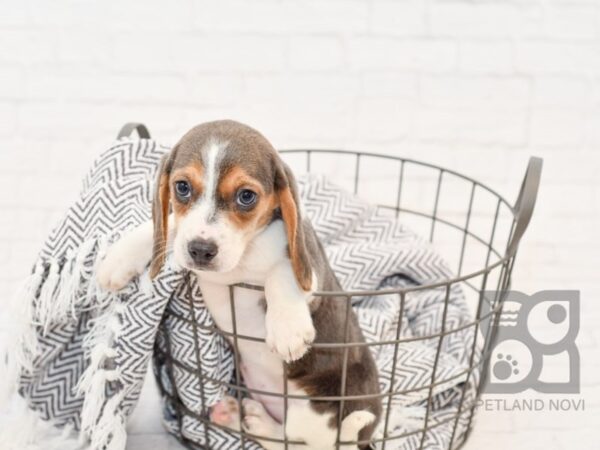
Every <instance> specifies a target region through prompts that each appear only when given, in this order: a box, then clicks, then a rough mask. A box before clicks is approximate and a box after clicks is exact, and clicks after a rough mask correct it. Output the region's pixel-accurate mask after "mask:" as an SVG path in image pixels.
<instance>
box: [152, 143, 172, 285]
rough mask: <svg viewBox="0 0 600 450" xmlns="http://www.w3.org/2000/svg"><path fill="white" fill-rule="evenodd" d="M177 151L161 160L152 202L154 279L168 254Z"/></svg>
mask: <svg viewBox="0 0 600 450" xmlns="http://www.w3.org/2000/svg"><path fill="white" fill-rule="evenodd" d="M174 154H175V150H172V151H171V152H169V153H167V154H165V155H164V156H163V157H162V159H161V160H160V165H159V167H158V171H157V176H156V183H155V186H154V201H153V202H152V221H153V222H154V240H153V243H152V262H151V263H150V277H151V278H154V277H155V276H156V275H157V274H158V272H160V269H161V268H162V266H163V264H164V263H165V258H166V254H167V234H168V223H167V221H168V218H169V196H170V188H169V175H170V174H171V166H172V162H173V155H174Z"/></svg>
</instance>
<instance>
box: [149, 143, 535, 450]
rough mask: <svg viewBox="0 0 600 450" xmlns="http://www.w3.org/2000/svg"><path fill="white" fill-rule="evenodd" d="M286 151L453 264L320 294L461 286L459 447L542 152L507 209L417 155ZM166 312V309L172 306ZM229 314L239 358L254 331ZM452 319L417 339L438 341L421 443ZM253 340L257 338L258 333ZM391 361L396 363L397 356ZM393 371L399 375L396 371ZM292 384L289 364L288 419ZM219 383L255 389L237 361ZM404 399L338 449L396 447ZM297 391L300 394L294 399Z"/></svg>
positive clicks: (388, 399)
mask: <svg viewBox="0 0 600 450" xmlns="http://www.w3.org/2000/svg"><path fill="white" fill-rule="evenodd" d="M281 155H282V157H283V159H284V160H286V162H287V163H288V164H289V165H290V166H291V167H292V169H293V170H294V172H295V173H296V174H297V175H300V174H302V173H319V172H320V173H324V174H325V175H327V177H328V179H331V180H332V181H334V182H335V183H336V184H338V185H341V186H343V187H346V188H347V189H349V190H350V191H351V192H354V193H355V194H357V195H359V196H360V197H362V198H364V199H365V200H368V201H370V202H371V203H372V204H374V205H376V206H377V208H378V209H379V210H381V211H382V212H384V213H385V214H389V215H391V216H395V217H397V218H399V220H400V221H402V223H403V224H406V225H408V226H409V227H411V228H412V229H413V230H414V231H416V232H417V233H419V234H420V235H422V236H426V237H428V238H429V241H430V242H432V243H433V244H434V245H435V246H436V248H437V249H438V251H439V252H440V253H441V254H442V256H443V257H444V258H445V259H446V260H447V262H449V263H450V264H451V265H452V266H453V267H454V273H455V276H454V277H453V278H451V279H447V280H444V281H442V282H438V283H436V284H429V285H420V286H416V287H414V286H413V287H408V288H398V289H390V288H385V289H381V290H375V291H360V292H356V291H344V292H342V293H340V292H336V293H330V292H318V293H316V294H315V295H316V296H321V297H328V296H332V295H335V296H338V297H339V296H341V297H343V298H345V299H346V300H347V302H348V305H350V304H351V302H352V299H353V298H355V297H364V296H378V295H384V294H385V295H389V294H390V293H391V294H395V295H397V298H398V301H400V302H401V304H404V301H405V300H406V298H407V296H409V295H410V294H411V293H414V292H416V291H424V290H434V289H438V290H440V289H441V290H444V291H445V292H446V298H445V306H444V308H447V304H448V300H449V295H448V293H449V292H450V288H451V287H453V286H460V288H461V289H462V291H463V293H464V295H465V297H466V301H467V303H468V305H469V308H470V310H471V317H472V320H470V321H469V322H468V323H467V324H465V325H462V326H461V329H465V328H467V329H469V330H471V332H472V336H473V337H474V338H473V339H471V340H472V343H471V344H470V345H469V346H468V347H469V348H468V352H469V353H468V356H467V358H468V360H469V363H468V367H467V369H466V370H465V372H466V374H465V376H466V380H467V382H465V383H463V387H462V393H461V395H460V403H459V406H458V409H457V411H456V413H455V414H453V415H452V416H451V417H449V418H447V419H445V421H444V422H445V423H447V422H449V423H451V424H452V426H453V428H452V435H451V439H450V442H449V445H448V449H449V450H451V449H457V448H460V447H461V446H462V445H463V444H464V443H465V442H466V440H467V438H468V435H469V432H470V430H471V427H472V420H473V416H474V413H475V409H476V404H477V402H476V401H477V399H478V398H479V396H480V394H481V391H482V388H483V386H484V383H485V380H486V377H487V371H488V366H489V358H490V354H491V350H492V349H493V343H494V340H495V330H496V329H497V327H495V326H494V324H497V321H498V320H499V318H500V313H501V310H502V305H503V302H504V300H505V297H506V292H507V290H508V289H509V288H510V285H511V273H512V270H513V268H514V262H515V257H516V254H517V249H518V246H519V242H520V240H521V238H522V237H523V234H524V232H525V230H526V228H527V226H528V224H529V221H530V219H531V215H532V213H533V208H534V205H535V201H536V197H537V191H538V187H539V182H540V176H541V168H542V160H541V159H539V158H531V159H530V161H529V164H528V167H527V170H526V173H525V177H524V179H523V184H522V186H521V189H520V192H519V195H518V197H517V201H516V203H515V204H514V205H511V203H509V202H508V201H507V200H506V199H505V198H504V197H502V196H501V195H500V194H498V193H497V192H495V191H494V190H492V189H490V188H489V187H487V186H485V185H484V184H482V183H479V182H478V181H475V180H473V179H472V178H469V177H467V176H465V175H462V174H460V173H457V172H455V171H452V170H447V169H444V168H442V167H439V166H436V165H433V164H428V163H424V162H419V161H415V160H412V159H406V158H401V157H396V156H389V155H380V154H375V153H364V152H354V151H335V150H283V151H281ZM243 287H245V288H248V287H249V286H247V285H244V286H243ZM257 289H260V288H257ZM230 292H231V295H230V296H231V305H232V308H234V304H235V302H234V301H233V295H234V294H233V292H234V290H233V289H230ZM190 298H191V297H190ZM332 301H335V300H332ZM190 310H191V311H194V305H191V304H190ZM402 313H403V308H400V317H399V322H398V323H402ZM165 314H169V312H168V309H167V312H166V313H165ZM232 317H233V318H234V320H233V333H224V332H222V331H220V330H218V329H215V330H214V331H215V332H217V333H221V334H222V335H223V336H226V337H228V338H230V341H231V343H232V345H233V347H234V353H235V354H236V355H237V353H238V350H237V345H238V342H239V341H240V340H243V339H248V337H247V336H241V335H238V334H237V333H236V323H235V311H232ZM447 325H448V324H447V323H446V321H445V316H444V319H443V323H441V329H440V331H439V333H436V334H434V335H431V336H423V337H420V338H418V339H421V340H426V339H434V340H436V342H438V345H437V352H436V355H435V360H434V362H433V367H432V376H431V379H429V380H428V381H427V382H426V383H424V384H423V385H422V386H420V389H425V390H428V399H427V403H426V405H427V406H426V414H425V418H424V420H423V425H422V427H420V428H419V429H417V430H412V431H411V432H410V433H411V434H413V435H416V436H418V437H419V441H418V442H419V443H418V447H419V448H426V439H425V437H426V434H427V432H428V430H430V429H432V428H433V427H437V426H439V425H440V423H439V422H438V423H432V421H431V420H430V412H431V408H432V403H433V392H434V387H435V386H436V385H439V384H440V383H443V381H444V380H437V379H436V369H437V366H438V361H439V357H440V348H441V343H442V340H443V339H444V337H445V336H447V335H449V334H451V333H453V332H456V331H457V330H455V329H452V328H451V327H449V326H447ZM198 336H199V335H198V329H197V328H196V327H194V337H195V340H196V342H197V341H198ZM251 339H254V340H256V339H255V338H251ZM413 340H415V339H413ZM403 342H404V341H403V340H402V339H396V340H395V341H392V342H389V341H386V342H373V343H369V344H368V345H394V348H395V349H397V347H398V346H399V345H402V344H403ZM317 345H323V344H317ZM325 345H327V344H325ZM336 345H337V347H339V348H340V349H342V350H343V351H345V352H347V351H348V350H349V349H350V347H352V346H353V345H356V344H351V343H339V344H336ZM155 351H156V349H155ZM394 355H395V353H394ZM476 355H477V358H476ZM163 356H164V357H165V358H166V359H167V360H168V359H169V355H168V351H167V355H163ZM393 364H394V368H395V365H396V360H395V356H394V361H393ZM184 370H188V369H184ZM345 371H346V367H344V368H343V371H342V386H341V387H340V395H339V396H337V397H328V400H332V401H339V404H340V408H343V403H344V401H350V400H352V398H350V397H347V396H344V395H343V392H344V387H343V386H344V385H345V383H344V381H345ZM190 373H191V374H193V375H194V376H197V379H198V383H199V387H200V392H203V388H202V386H203V378H202V373H201V370H198V371H195V372H191V371H190ZM392 373H394V372H393V371H392ZM157 379H158V384H159V389H160V391H161V394H162V395H163V397H166V398H167V399H168V400H169V401H170V402H171V404H172V405H174V407H175V409H178V408H181V409H182V411H180V413H181V414H183V413H185V414H188V415H192V416H193V417H194V418H195V419H196V420H198V421H200V422H201V423H203V426H204V428H205V430H206V432H208V430H210V429H212V428H213V427H217V425H215V424H212V423H211V422H210V421H209V420H208V417H207V414H206V411H196V412H194V411H190V410H189V409H188V408H185V406H184V405H183V404H182V402H181V401H179V400H178V399H177V398H175V396H173V395H172V394H170V393H169V390H168V389H165V386H163V385H162V384H161V380H160V377H157ZM286 381H287V380H286V375H285V370H284V380H283V386H284V392H283V393H277V392H274V393H271V394H270V395H274V396H278V397H283V401H284V407H285V412H284V417H287V404H288V399H289V398H290V397H291V396H289V395H288V394H287V389H286V386H287V383H286ZM469 382H471V383H475V390H476V394H475V398H474V400H473V399H471V401H469V402H466V401H465V398H466V396H465V390H466V387H467V385H468V384H469ZM223 389H224V390H230V391H231V390H233V391H234V392H235V395H237V397H238V399H240V398H241V396H242V395H243V394H244V393H248V391H249V389H247V388H246V387H244V386H243V381H242V377H241V373H240V371H239V369H238V367H236V369H235V382H234V383H233V384H232V383H228V384H227V385H223ZM261 393H262V392H261ZM399 395H402V393H401V392H395V391H393V390H392V389H390V390H389V391H386V392H381V393H380V394H377V396H379V397H380V398H381V400H382V403H384V404H386V403H387V414H384V415H383V417H382V418H381V421H382V423H383V427H384V429H383V436H382V437H380V438H375V439H373V440H372V441H371V442H370V443H365V442H353V443H352V442H340V441H339V437H338V442H337V444H336V445H337V448H340V445H344V446H346V445H348V444H354V445H361V446H365V444H370V445H371V446H373V445H375V446H377V447H378V448H385V446H386V444H387V445H388V447H393V445H392V442H390V441H393V440H396V439H402V438H404V437H405V435H395V436H391V435H390V433H389V430H388V420H389V411H390V409H391V408H390V406H391V405H392V400H393V399H394V398H395V397H397V396H399ZM296 397H297V396H294V398H296ZM306 398H309V399H310V397H306ZM203 404H204V403H203ZM183 409H185V411H183ZM340 416H341V414H340ZM459 420H461V421H462V423H463V424H466V426H463V427H462V428H461V429H462V431H461V432H457V430H458V423H459ZM284 428H285V423H284ZM236 433H237V434H239V448H246V444H247V443H248V442H249V440H253V437H252V436H251V435H248V434H247V433H245V432H244V431H241V432H236ZM179 439H180V441H181V442H182V443H183V444H184V445H186V446H187V447H189V448H209V447H202V446H200V445H198V444H197V443H194V442H192V441H191V440H188V439H186V438H185V437H179ZM267 440H273V439H267ZM274 441H276V442H280V443H281V447H282V448H285V449H286V450H287V448H288V446H290V445H292V444H294V445H295V444H298V443H297V442H294V441H291V440H288V439H283V440H276V439H275V440H274ZM209 446H210V441H209ZM210 448H212V447H210ZM346 448H347V447H346Z"/></svg>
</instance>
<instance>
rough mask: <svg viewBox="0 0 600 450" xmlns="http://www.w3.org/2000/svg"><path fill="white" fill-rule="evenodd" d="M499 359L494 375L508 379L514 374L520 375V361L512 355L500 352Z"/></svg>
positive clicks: (495, 365) (501, 378)
mask: <svg viewBox="0 0 600 450" xmlns="http://www.w3.org/2000/svg"><path fill="white" fill-rule="evenodd" d="M496 358H497V361H496V363H495V364H494V369H493V370H494V375H495V376H496V378H498V379H499V380H508V379H509V378H510V377H512V376H513V375H519V368H518V365H519V362H518V361H517V360H516V359H513V357H512V355H506V356H504V355H503V354H502V353H498V356H497V357H496Z"/></svg>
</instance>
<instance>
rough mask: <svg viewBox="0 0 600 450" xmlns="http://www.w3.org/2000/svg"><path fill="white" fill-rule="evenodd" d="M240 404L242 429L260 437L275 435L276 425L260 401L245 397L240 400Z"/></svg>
mask: <svg viewBox="0 0 600 450" xmlns="http://www.w3.org/2000/svg"><path fill="white" fill-rule="evenodd" d="M242 406H243V410H244V421H243V422H242V427H243V428H244V431H246V432H247V433H250V434H253V435H255V436H260V437H268V438H271V437H275V434H276V428H277V425H276V423H275V421H274V420H273V419H272V418H271V416H270V415H269V413H268V412H267V411H266V410H265V407H264V406H263V405H262V404H261V403H259V402H257V401H256V400H252V399H250V398H245V399H244V400H242Z"/></svg>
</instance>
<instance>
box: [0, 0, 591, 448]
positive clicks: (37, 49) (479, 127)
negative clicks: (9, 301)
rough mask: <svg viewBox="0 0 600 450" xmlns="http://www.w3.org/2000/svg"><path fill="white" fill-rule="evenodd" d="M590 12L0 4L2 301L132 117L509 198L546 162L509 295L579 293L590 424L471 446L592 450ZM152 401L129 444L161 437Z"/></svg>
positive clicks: (510, 421)
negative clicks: (377, 156) (454, 175)
mask: <svg viewBox="0 0 600 450" xmlns="http://www.w3.org/2000/svg"><path fill="white" fill-rule="evenodd" d="M599 14H600V5H599V4H598V2H597V1H595V0H520V1H518V2H516V1H515V2H507V1H505V0H486V1H483V0H476V1H467V0H453V1H447V0H444V1H442V0H423V1H418V0H415V1H409V0H407V1H403V0H398V1H380V0H347V1H341V0H318V1H317V0H313V1H306V0H302V1H291V0H257V1H255V2H251V3H250V2H243V1H233V0H226V1H222V2H214V1H194V0H177V1H174V2H160V1H158V0H128V1H117V0H107V1H104V2H92V1H87V0H78V1H72V0H57V1H53V2H48V1H42V0H22V1H7V0H0V49H1V51H0V291H1V292H3V293H5V295H6V296H8V293H9V292H11V291H12V290H13V289H14V286H15V283H16V281H17V280H18V279H19V278H21V277H22V276H24V275H25V274H26V273H27V271H28V269H29V265H30V263H31V261H32V260H33V258H34V256H35V253H36V251H37V249H38V248H39V244H40V242H41V240H43V238H44V236H45V235H46V234H47V232H48V230H49V228H50V227H51V225H52V223H53V222H54V221H55V220H56V219H57V217H58V216H59V214H60V212H61V211H62V210H63V208H64V207H65V206H66V205H68V203H69V201H70V199H72V198H73V197H74V196H75V195H76V191H77V189H78V187H79V180H80V177H81V174H82V171H83V170H85V168H86V166H87V165H88V164H89V162H90V160H91V159H92V158H93V156H94V155H95V154H96V153H97V152H98V151H99V150H100V149H102V148H103V147H104V146H105V145H106V144H107V143H109V142H110V140H111V139H112V137H113V136H114V134H115V133H116V131H117V129H118V128H119V127H120V126H121V124H122V123H123V122H125V121H129V120H138V121H144V122H146V123H147V125H148V126H149V127H150V129H151V131H152V132H153V134H154V135H155V136H156V137H158V138H160V139H161V140H163V141H165V142H167V143H173V142H175V141H176V140H177V138H178V137H179V136H180V135H181V134H182V133H183V132H185V131H186V130H187V129H188V128H189V127H191V126H192V125H194V124H196V123H198V122H201V121H205V120H210V119H215V118H223V117H229V118H235V119H239V120H242V121H245V122H248V123H249V124H251V125H254V126H255V127H257V128H258V129H260V130H261V131H262V132H264V134H266V136H268V137H269V138H270V139H271V140H272V141H273V143H274V144H275V145H276V146H278V147H289V146H300V145H307V146H311V147H319V146H326V147H349V148H362V149H367V150H372V151H381V152H387V153H392V154H399V155H404V156H412V157H416V158H418V159H423V160H428V161H432V162H434V163H438V164H440V165H444V166H447V167H449V168H453V169H456V170H458V171H460V172H464V173H467V174H469V175H472V176H473V177H475V178H477V179H480V180H482V181H484V182H485V183H487V184H489V185H491V186H493V187H495V188H497V189H498V191H499V192H502V193H505V194H506V195H507V196H508V197H509V198H513V197H514V195H515V194H516V191H517V189H518V185H519V183H520V180H521V177H522V173H523V170H524V167H525V164H526V161H527V158H528V157H529V155H531V154H535V155H539V156H543V157H544V158H545V167H544V178H543V181H542V190H541V192H540V197H539V203H538V208H537V210H536V214H535V217H534V220H533V221H532V223H531V227H530V229H529V231H528V232H527V235H526V237H525V240H524V242H523V245H522V247H521V252H520V256H519V259H518V262H517V267H516V270H515V273H514V287H515V288H518V289H520V290H523V291H525V292H535V291H538V290H542V289H552V288H562V289H565V288H572V289H581V290H582V329H581V332H580V334H579V338H578V344H579V348H580V352H581V360H582V365H583V369H582V379H583V388H582V389H583V390H582V397H583V398H585V400H586V411H585V412H584V413H573V412H571V413H565V412H560V413H551V412H521V413H518V412H513V413H498V412H494V413H485V414H482V415H481V416H480V417H479V420H478V422H477V424H476V427H475V431H474V434H473V436H472V438H471V441H470V442H469V444H468V446H467V449H469V450H474V449H480V448H487V449H504V448H507V447H509V446H510V447H511V448H513V449H521V448H522V449H527V450H531V449H535V448H544V449H565V450H566V449H571V448H574V447H577V448H580V449H591V448H597V436H596V431H597V430H596V428H597V423H598V420H599V419H600V417H599V416H600V414H599V413H600V400H599V399H600V389H599V388H600V382H599V381H598V379H599V378H600V363H599V358H598V356H599V354H600V353H599V349H600V334H599V333H598V331H597V330H596V327H595V325H596V324H597V323H598V320H600V302H598V300H597V299H598V297H599V294H600V289H599V288H598V267H599V266H600V238H599V233H598V230H599V229H600V183H599V182H598V181H597V179H598V174H599V173H600V148H599V146H600V132H599V130H600V126H599V121H600V58H599V55H600V19H599ZM2 311H3V308H0V330H2V329H3V328H5V327H4V326H3V324H6V322H7V321H8V320H10V319H9V318H7V317H4V316H3V315H2ZM149 400H150V398H149V397H146V396H145V397H144V400H143V407H141V408H139V409H138V414H142V415H143V417H140V416H138V417H137V418H136V422H135V423H136V424H137V425H132V430H133V431H132V437H131V439H130V444H129V446H130V448H140V449H141V448H149V449H151V448H156V449H158V448H165V447H166V446H167V444H166V442H170V439H169V438H167V437H165V436H164V435H163V434H162V430H161V428H160V426H159V424H158V421H157V420H156V414H158V413H157V411H156V403H152V402H150V401H149ZM146 414H148V415H149V417H147V416H146Z"/></svg>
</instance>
